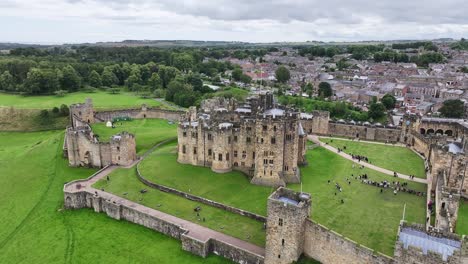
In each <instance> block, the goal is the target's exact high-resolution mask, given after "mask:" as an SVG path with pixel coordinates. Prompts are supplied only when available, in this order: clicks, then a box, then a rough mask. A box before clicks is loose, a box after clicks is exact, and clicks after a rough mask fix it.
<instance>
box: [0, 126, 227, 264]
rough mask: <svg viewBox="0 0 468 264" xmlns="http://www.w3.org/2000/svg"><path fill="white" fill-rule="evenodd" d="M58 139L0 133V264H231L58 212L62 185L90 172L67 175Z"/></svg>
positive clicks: (82, 214) (129, 228)
mask: <svg viewBox="0 0 468 264" xmlns="http://www.w3.org/2000/svg"><path fill="white" fill-rule="evenodd" d="M62 143H63V132H62V131H54V132H33V133H0V192H1V193H2V199H0V223H2V227H1V228H0V263H150V262H152V263H184V264H188V263H213V264H214V263H230V262H228V261H226V260H225V259H223V258H220V257H217V256H210V257H208V258H207V259H202V258H200V257H197V256H195V255H192V254H190V253H188V252H185V251H183V250H182V248H181V244H180V242H179V241H177V240H175V239H172V238H170V237H167V236H165V235H162V234H160V233H157V232H154V231H152V230H149V229H147V228H145V227H142V226H138V225H135V224H131V223H128V222H125V221H116V220H114V219H111V218H109V217H107V216H106V215H105V214H98V213H94V212H93V211H92V210H90V209H83V210H76V211H68V210H67V211H63V210H62V209H61V208H62V206H63V184H64V183H65V182H68V181H71V180H74V179H79V178H85V177H88V176H89V175H91V174H92V173H93V172H94V171H95V170H92V169H83V168H80V169H78V168H70V167H68V166H67V161H66V160H65V159H63V158H62V157H61V153H62V150H61V147H62Z"/></svg>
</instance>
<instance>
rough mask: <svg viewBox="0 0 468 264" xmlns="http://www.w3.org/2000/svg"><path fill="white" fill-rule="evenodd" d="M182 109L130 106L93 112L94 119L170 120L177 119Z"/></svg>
mask: <svg viewBox="0 0 468 264" xmlns="http://www.w3.org/2000/svg"><path fill="white" fill-rule="evenodd" d="M184 113H185V112H184V111H175V110H165V109H160V108H149V107H146V106H144V105H143V106H142V107H141V108H130V109H125V110H111V111H98V112H96V113H95V117H96V119H98V120H100V121H112V119H114V118H117V117H130V118H133V119H142V118H160V119H167V120H172V121H178V120H179V119H180V117H181V116H182V115H183V114H184Z"/></svg>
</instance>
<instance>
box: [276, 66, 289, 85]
mask: <svg viewBox="0 0 468 264" xmlns="http://www.w3.org/2000/svg"><path fill="white" fill-rule="evenodd" d="M275 76H276V80H278V82H280V83H285V82H287V81H289V79H290V78H291V73H290V72H289V70H288V69H287V68H286V67H284V66H279V67H278V69H276V71H275Z"/></svg>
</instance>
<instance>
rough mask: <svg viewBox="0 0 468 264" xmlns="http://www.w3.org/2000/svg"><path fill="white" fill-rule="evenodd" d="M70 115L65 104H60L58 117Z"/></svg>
mask: <svg viewBox="0 0 468 264" xmlns="http://www.w3.org/2000/svg"><path fill="white" fill-rule="evenodd" d="M69 114H70V109H69V108H68V106H67V105H66V104H62V105H61V106H60V115H62V116H68V115H69Z"/></svg>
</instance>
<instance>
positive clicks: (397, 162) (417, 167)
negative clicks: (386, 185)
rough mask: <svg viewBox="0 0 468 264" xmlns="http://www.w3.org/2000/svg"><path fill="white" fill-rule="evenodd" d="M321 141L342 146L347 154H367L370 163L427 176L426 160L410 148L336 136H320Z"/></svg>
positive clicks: (422, 176) (337, 146) (405, 172)
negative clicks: (332, 137)
mask: <svg viewBox="0 0 468 264" xmlns="http://www.w3.org/2000/svg"><path fill="white" fill-rule="evenodd" d="M320 141H322V142H324V143H328V144H329V145H330V146H332V147H335V148H341V149H343V151H344V152H345V153H347V154H354V155H361V156H366V157H368V158H369V161H370V163H372V164H374V165H376V166H379V167H382V168H385V169H387V170H391V171H396V172H398V173H403V174H406V175H414V176H416V177H418V178H423V179H425V178H426V174H425V170H424V160H422V159H421V157H419V156H418V155H417V154H416V153H414V152H413V151H411V150H410V149H408V148H405V147H401V146H393V145H391V144H388V145H383V144H373V143H367V142H361V141H350V140H342V139H336V138H334V139H330V138H320ZM345 147H346V149H344V148H345Z"/></svg>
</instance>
